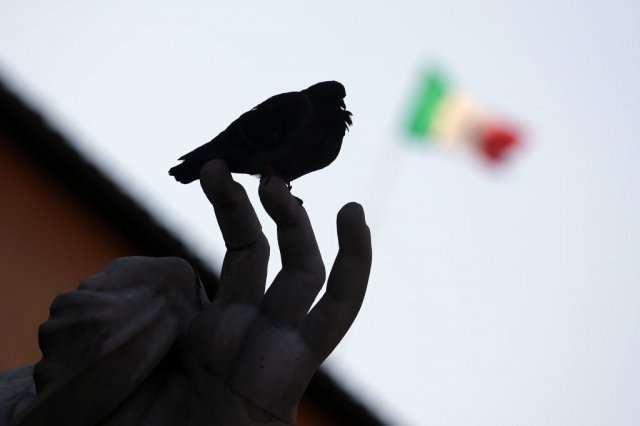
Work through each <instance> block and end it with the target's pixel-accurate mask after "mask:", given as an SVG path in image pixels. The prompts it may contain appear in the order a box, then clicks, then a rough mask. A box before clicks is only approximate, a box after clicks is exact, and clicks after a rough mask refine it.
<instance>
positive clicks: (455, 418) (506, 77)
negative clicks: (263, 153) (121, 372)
mask: <svg viewBox="0 0 640 426" xmlns="http://www.w3.org/2000/svg"><path fill="white" fill-rule="evenodd" d="M107 4H108V5H107ZM0 10H1V11H2V12H1V13H0V72H1V74H2V75H3V77H4V78H5V79H8V80H10V82H11V83H13V84H14V85H15V87H16V88H18V89H20V90H21V93H22V94H23V95H24V96H26V97H28V99H29V100H30V101H32V102H34V103H35V105H37V106H38V107H40V108H41V109H42V110H43V111H45V112H46V114H47V115H48V116H49V117H50V118H51V119H52V120H54V123H55V124H56V125H57V126H58V127H59V128H61V129H62V130H63V131H64V132H65V134H67V135H68V136H69V137H70V138H71V139H72V140H73V141H75V142H77V143H78V146H79V148H80V149H81V150H82V151H83V152H85V153H87V154H88V155H89V156H90V157H91V158H92V159H93V160H94V161H96V163H97V164H98V165H99V166H100V167H101V168H103V169H104V170H105V171H107V172H108V173H109V174H110V175H111V177H112V178H113V179H115V180H116V181H117V182H119V183H120V184H121V185H122V186H124V187H125V188H126V189H127V190H128V191H130V193H131V194H133V195H134V196H135V197H136V198H137V199H138V200H139V201H140V202H142V203H143V204H145V205H146V206H147V207H148V208H149V209H150V210H151V211H152V212H153V213H154V214H155V215H156V216H157V217H158V218H159V219H160V220H161V221H162V222H164V223H165V224H166V225H167V226H169V227H170V228H171V229H173V230H174V231H175V232H177V233H178V234H180V235H181V236H182V237H183V238H184V239H185V240H187V241H188V242H189V243H190V245H191V246H192V247H193V248H194V250H196V251H197V252H198V253H200V254H201V255H202V257H204V258H207V259H211V261H212V262H213V265H214V267H216V268H217V267H218V266H219V264H220V260H221V256H222V253H223V251H222V250H223V245H222V240H221V238H220V235H219V233H218V232H217V230H216V227H215V225H214V219H213V215H212V212H211V210H210V207H209V206H208V205H207V203H206V201H205V199H204V197H203V196H202V195H201V193H200V189H199V187H198V186H197V185H189V186H182V185H179V184H177V183H175V182H174V181H173V180H172V179H171V178H170V177H169V176H168V175H167V170H168V168H169V167H171V166H172V165H174V164H175V159H176V158H177V157H179V156H180V155H182V154H184V153H185V152H187V151H189V150H191V149H192V148H194V147H196V146H198V145H200V144H201V143H203V142H206V141H208V140H209V139H210V138H211V137H213V136H214V135H216V134H217V133H218V132H219V131H221V130H222V129H224V128H225V127H226V125H227V124H228V123H229V122H230V121H231V120H233V119H235V118H236V117H237V116H238V115H239V114H241V113H242V112H244V111H245V110H247V109H249V108H251V107H253V106H254V105H256V104H257V103H259V102H260V101H262V100H263V99H265V98H267V97H268V96H271V95H273V94H276V93H279V92H283V91H290V90H299V89H302V88H305V87H307V86H309V85H310V84H312V83H315V82H317V81H321V80H328V79H335V80H339V81H341V82H342V83H344V85H345V86H346V88H347V99H346V101H347V106H348V107H349V109H350V110H351V111H352V112H353V113H354V126H353V128H352V130H351V132H350V133H348V134H347V136H346V137H345V143H344V145H343V151H342V153H341V155H340V157H339V158H338V160H337V161H336V162H335V163H334V164H332V165H331V166H330V167H328V168H327V169H324V170H322V171H321V172H318V173H315V174H313V175H309V176H306V177H303V178H301V179H299V180H298V181H295V182H294V193H295V194H296V195H298V196H300V197H301V198H303V199H304V201H305V207H307V209H308V211H309V214H310V216H311V219H312V222H313V223H314V225H315V228H316V233H317V236H318V240H319V243H320V246H321V248H322V251H323V253H324V255H325V257H326V261H327V265H328V266H330V264H331V262H332V260H333V257H334V256H335V253H336V250H337V243H336V237H335V229H334V228H335V213H336V212H337V211H338V209H339V208H340V207H341V206H342V205H343V204H344V203H346V202H348V201H351V200H357V201H360V202H361V203H363V204H364V206H365V210H366V211H367V213H368V217H369V218H370V220H371V221H372V223H371V226H372V232H373V235H374V244H375V247H374V253H375V257H374V268H373V273H372V277H371V281H370V291H369V293H368V295H367V298H366V300H365V304H364V307H363V309H362V311H361V315H360V316H359V318H358V320H357V321H356V323H355V325H354V327H353V328H352V329H351V331H350V332H349V334H348V336H347V337H346V338H345V340H344V341H343V343H342V344H341V346H340V347H339V349H338V350H337V351H336V352H335V353H334V354H333V355H332V356H331V357H330V359H329V360H328V362H327V364H326V366H327V367H328V368H329V370H330V371H331V372H332V373H333V374H334V375H336V376H337V377H338V378H339V379H340V380H342V381H344V383H345V385H347V386H348V388H349V389H351V390H352V391H353V392H354V393H357V394H358V395H359V396H360V397H361V398H362V399H363V400H364V401H365V402H367V403H368V404H369V406H370V407H371V408H373V409H375V410H377V411H378V413H379V414H380V415H381V416H383V417H384V418H386V419H387V420H388V421H389V422H391V423H393V424H400V425H465V426H467V425H487V426H489V425H603V424H611V425H636V424H638V422H639V421H640V411H639V409H638V407H639V403H640V368H639V367H638V362H639V361H640V309H639V308H640V306H639V304H640V262H639V261H638V257H639V253H640V225H639V220H640V196H639V191H638V189H637V187H638V184H639V183H640V179H639V178H640V167H639V166H640V120H639V119H638V116H639V114H640V96H639V95H640V78H638V76H639V75H640V48H639V46H640V6H639V5H638V3H637V2H634V1H616V2H605V1H584V2H576V1H566V0H561V1H558V0H540V1H537V2H521V1H508V0H496V1H490V2H486V1H485V2H481V1H472V0H466V1H462V0H457V1H447V2H420V4H418V2H406V1H395V2H393V6H391V3H390V2H351V3H347V2H338V1H325V2H323V3H322V5H321V6H319V5H314V6H303V5H302V4H301V3H300V2H293V1H290V2H287V1H275V2H258V1H239V2H236V3H235V4H234V5H233V6H231V5H225V6H221V7H218V6H216V5H214V4H213V2H205V1H193V2H190V3H187V2H184V3H181V7H179V8H178V7H176V6H173V5H172V3H171V2H159V1H154V2H151V1H147V2H125V1H119V2H108V3H103V4H100V5H97V6H96V5H93V4H90V3H88V2H81V1H58V2H45V1H20V2H17V1H12V2H10V1H6V0H0ZM429 64H440V65H442V66H444V67H445V68H446V69H447V70H449V74H450V75H451V76H452V77H453V78H454V79H455V81H456V82H457V83H458V84H459V85H460V86H461V87H462V88H464V89H466V90H467V91H469V92H471V93H473V94H474V95H475V96H476V97H477V98H479V99H480V100H482V101H484V102H485V103H486V104H487V105H488V106H490V107H493V108H494V109H496V110H498V111H503V112H504V113H505V115H507V116H508V117H512V118H514V119H516V120H518V121H519V122H520V123H521V124H522V125H523V126H524V127H525V129H526V140H525V142H526V149H524V150H523V151H522V152H520V153H519V155H517V157H516V158H515V159H514V160H515V161H513V162H511V164H509V165H508V166H507V167H506V168H504V169H502V170H499V171H492V170H490V169H489V168H487V167H485V165H484V164H483V163H482V162H481V161H478V159H476V158H474V157H473V156H467V155H459V154H451V153H445V152H442V151H438V150H431V149H425V150H417V149H408V148H406V147H405V146H403V145H402V144H401V141H400V138H399V134H398V128H399V127H400V126H401V122H402V117H403V114H404V112H405V110H406V107H407V103H408V102H409V99H410V94H411V89H412V87H413V86H414V85H415V83H416V79H417V78H418V73H419V70H420V69H421V68H422V67H423V66H424V65H429ZM240 180H241V181H242V182H243V183H244V184H245V187H246V188H247V189H248V192H250V193H251V195H252V197H253V200H256V201H257V197H256V192H257V182H256V181H255V179H253V178H241V179H240ZM261 218H263V224H264V227H265V229H266V231H267V233H268V235H269V236H270V237H271V239H272V241H275V233H274V229H273V228H274V227H273V225H272V224H271V223H269V221H268V219H267V218H266V215H264V214H262V212H261ZM278 267H279V260H278V259H277V256H275V255H274V258H273V260H272V268H271V274H272V275H273V273H274V272H275V271H276V270H277V269H278Z"/></svg>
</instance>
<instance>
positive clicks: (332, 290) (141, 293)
mask: <svg viewBox="0 0 640 426" xmlns="http://www.w3.org/2000/svg"><path fill="white" fill-rule="evenodd" d="M200 177H201V184H202V187H203V190H204V192H205V194H206V196H207V197H208V199H209V200H210V201H211V203H212V204H213V207H214V210H215V214H216V217H217V220H218V224H219V226H220V229H221V231H222V235H223V237H224V240H225V243H226V246H227V253H226V255H225V258H224V263H223V266H222V272H221V276H220V287H219V289H218V291H217V294H216V296H215V298H214V300H212V301H209V300H208V298H207V297H206V295H205V293H204V291H203V288H202V286H201V284H200V282H199V279H198V277H197V275H196V273H195V272H194V271H193V269H192V268H191V266H190V265H189V264H188V263H187V262H186V261H184V260H182V259H179V258H143V257H130V258H122V259H117V260H115V261H113V262H112V263H111V264H110V265H109V266H108V267H107V268H106V269H105V270H104V271H103V272H101V273H99V274H97V275H94V276H92V277H89V278H87V279H86V280H84V281H83V282H82V283H81V284H80V286H79V287H78V289H77V290H76V291H73V292H70V293H64V294H61V295H59V296H58V297H57V298H56V299H55V300H54V302H53V303H52V305H51V315H50V318H49V319H48V320H47V321H46V322H45V323H44V324H42V326H41V328H40V331H39V341H40V347H41V350H42V353H43V356H42V360H41V361H40V362H38V363H37V364H36V365H35V367H33V366H29V367H23V368H21V369H15V370H10V371H9V372H5V373H2V374H0V424H2V425H4V424H10V425H15V426H18V425H19V426H25V425H50V424H56V425H58V424H59V425H67V426H74V425H78V426H87V425H156V426H158V425H160V426H161V425H260V426H269V425H291V424H295V420H296V411H297V404H298V402H299V400H300V398H301V396H302V393H303V391H304V389H305V387H306V386H307V384H308V383H309V381H310V379H311V377H312V376H313V374H314V373H315V371H316V370H317V369H318V367H319V366H320V364H321V363H322V361H323V360H324V359H325V358H326V357H327V356H328V355H329V354H330V353H331V351H332V350H333V349H334V348H335V347H336V345H337V344H338V343H339V342H340V340H341V339H342V337H343V336H344V335H345V333H346V332H347V330H348V329H349V327H350V326H351V323H352V322H353V320H354V319H355V317H356V315H357V313H358V311H359V309H360V306H361V304H362V300H363V298H364V294H365V291H366V287H367V281H368V279H369V271H370V267H371V239H370V234H369V229H368V227H367V225H366V223H365V220H364V213H363V210H362V208H361V207H360V206H359V205H358V204H356V203H349V204H347V205H346V206H344V207H343V208H342V209H341V210H340V212H339V213H338V217H337V227H338V240H339V244H340V249H339V252H338V255H337V257H336V260H335V263H334V265H333V268H332V270H331V272H330V274H329V278H328V282H327V290H326V293H325V294H324V295H323V296H322V298H321V299H320V301H319V302H318V303H317V304H316V305H315V306H314V307H313V309H311V310H310V311H309V309H310V308H311V305H312V304H313V301H314V299H315V297H316V295H317V294H318V292H319V291H320V289H321V287H322V286H323V283H324V281H325V269H324V265H323V262H322V259H321V257H320V252H319V250H318V245H317V243H316V240H315V237H314V234H313V230H312V228H311V224H310V222H309V218H308V217H307V214H306V212H305V210H304V208H303V207H302V206H301V205H300V203H298V201H297V200H296V199H295V197H293V196H292V195H291V194H290V192H289V190H288V188H287V185H286V183H285V182H284V181H283V180H282V179H279V178H277V177H271V178H268V179H263V180H262V182H261V183H260V189H259V194H260V200H261V202H262V204H263V205H264V207H265V209H266V211H267V213H268V214H269V215H270V216H271V218H272V219H273V220H274V221H275V223H276V224H277V226H278V245H279V249H280V252H281V256H282V270H281V271H280V272H279V273H278V275H277V276H276V278H275V280H274V282H273V284H272V285H271V287H270V288H269V289H268V291H267V292H266V293H265V281H266V274H267V263H268V258H269V243H268V242H267V240H266V238H265V236H264V234H263V233H262V229H261V226H260V223H259V222H258V219H257V216H256V214H255V211H254V210H253V207H252V206H251V204H250V202H249V199H248V198H247V195H246V193H245V191H244V189H243V188H242V186H241V185H240V184H238V183H236V182H235V181H233V179H232V177H231V174H230V173H229V170H228V168H227V166H226V165H225V163H224V162H223V161H221V160H213V161H211V162H209V163H207V164H206V165H205V166H204V167H203V169H202V171H201V176H200Z"/></svg>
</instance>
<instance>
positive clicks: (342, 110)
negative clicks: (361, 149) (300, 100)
mask: <svg viewBox="0 0 640 426" xmlns="http://www.w3.org/2000/svg"><path fill="white" fill-rule="evenodd" d="M304 92H305V93H306V94H307V96H309V99H310V100H311V104H312V105H313V107H314V108H315V109H317V110H318V111H319V112H320V113H321V114H322V115H323V116H324V117H325V118H326V120H327V121H328V122H329V124H330V125H331V126H332V127H334V126H336V127H337V128H339V129H340V130H341V131H342V134H344V132H345V131H347V130H348V129H349V126H350V125H351V124H352V121H351V115H352V114H351V113H350V112H349V111H347V109H346V108H347V107H346V105H345V103H344V98H345V96H347V92H346V91H345V90H344V86H343V85H342V84H340V83H338V82H337V81H323V82H320V83H316V84H314V85H313V86H311V87H309V88H307V89H305V90H304ZM338 125H339V127H338Z"/></svg>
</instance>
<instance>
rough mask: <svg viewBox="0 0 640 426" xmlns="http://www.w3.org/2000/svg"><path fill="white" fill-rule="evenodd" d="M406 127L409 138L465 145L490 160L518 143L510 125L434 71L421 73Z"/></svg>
mask: <svg viewBox="0 0 640 426" xmlns="http://www.w3.org/2000/svg"><path fill="white" fill-rule="evenodd" d="M406 130H407V133H408V136H409V140H411V141H414V142H418V143H425V144H426V143H437V144H438V145H444V146H449V147H463V148H464V147H468V148H471V149H473V150H475V151H476V152H479V153H480V154H481V155H482V156H483V157H484V158H486V159H487V160H489V161H491V162H493V163H498V162H501V161H503V160H504V159H506V158H507V157H508V155H509V152H510V151H512V150H513V149H514V148H516V147H517V146H518V145H519V144H520V137H519V135H518V133H517V131H516V130H515V129H514V128H513V127H512V126H511V125H509V124H508V123H507V122H506V121H504V120H502V119H501V118H499V117H498V116H496V115H495V114H492V113H491V112H490V111H489V110H487V109H486V108H484V107H483V106H482V105H481V104H479V103H478V102H476V101H475V100H474V99H473V98H471V97H470V96H468V95H467V94H465V93H463V92H461V91H458V90H455V89H454V88H453V87H452V86H451V84H450V83H449V81H448V80H447V78H446V77H445V76H444V75H443V74H442V73H440V72H437V71H428V72H425V73H424V74H423V76H422V82H421V86H420V87H419V90H418V92H417V93H416V98H415V101H414V104H413V107H412V109H411V112H410V116H409V121H408V123H407V128H406Z"/></svg>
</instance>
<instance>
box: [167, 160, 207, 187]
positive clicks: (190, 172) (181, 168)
mask: <svg viewBox="0 0 640 426" xmlns="http://www.w3.org/2000/svg"><path fill="white" fill-rule="evenodd" d="M201 167H202V164H201V163H197V164H195V163H193V162H190V161H185V162H183V163H182V164H178V165H177V166H175V167H172V168H170V169H169V174H170V175H171V176H173V177H174V178H176V180H177V181H178V182H180V183H185V184H186V183H191V182H193V181H194V180H197V179H200V168H201Z"/></svg>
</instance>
